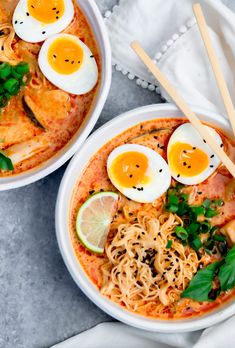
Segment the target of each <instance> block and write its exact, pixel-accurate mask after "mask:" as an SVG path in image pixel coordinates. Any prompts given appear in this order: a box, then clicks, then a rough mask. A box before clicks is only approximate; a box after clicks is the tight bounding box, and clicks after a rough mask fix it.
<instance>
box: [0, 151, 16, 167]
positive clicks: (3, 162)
mask: <svg viewBox="0 0 235 348" xmlns="http://www.w3.org/2000/svg"><path fill="white" fill-rule="evenodd" d="M0 169H2V170H13V169H14V166H13V164H12V161H11V159H10V158H9V157H7V155H6V154H5V152H3V151H1V150H0Z"/></svg>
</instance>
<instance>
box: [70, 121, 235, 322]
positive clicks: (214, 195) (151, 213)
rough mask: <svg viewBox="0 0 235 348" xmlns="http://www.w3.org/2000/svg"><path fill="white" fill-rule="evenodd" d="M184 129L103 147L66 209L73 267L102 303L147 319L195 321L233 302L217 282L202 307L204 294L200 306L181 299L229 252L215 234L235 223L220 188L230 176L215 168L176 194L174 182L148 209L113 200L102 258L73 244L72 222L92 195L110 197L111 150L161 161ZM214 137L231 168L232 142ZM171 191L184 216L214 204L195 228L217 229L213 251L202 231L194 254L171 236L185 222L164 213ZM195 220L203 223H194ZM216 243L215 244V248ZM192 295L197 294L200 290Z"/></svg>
mask: <svg viewBox="0 0 235 348" xmlns="http://www.w3.org/2000/svg"><path fill="white" fill-rule="evenodd" d="M184 122H185V121H184V120H183V119H158V120H152V121H147V122H144V123H141V124H138V125H136V126H134V127H132V128H130V129H128V130H126V131H125V132H123V133H122V134H120V135H118V136H117V137H115V138H114V139H112V140H111V141H109V142H108V143H107V144H106V145H105V146H103V147H102V148H101V149H100V150H99V151H98V152H97V153H96V154H95V155H94V156H93V157H92V159H91V160H90V161H89V163H88V165H87V167H86V168H85V169H84V172H83V174H82V176H81V177H80V178H79V180H78V182H77V185H76V187H75V189H74V193H73V197H72V202H71V211H70V231H71V239H72V244H73V247H74V251H75V253H76V256H77V258H78V261H79V262H80V264H81V265H82V267H83V269H84V271H85V272H86V273H87V275H88V277H89V278H90V280H91V281H92V282H93V284H95V286H96V287H97V288H98V289H99V291H100V292H101V293H102V295H103V296H106V297H108V298H109V299H110V300H112V301H114V302H116V303H117V304H119V305H120V306H122V308H125V309H127V310H129V311H132V312H135V313H138V314H140V315H143V316H148V317H151V318H158V319H159V318H160V319H180V318H181V319H182V318H186V317H193V316H199V315H202V314H203V313H205V312H207V311H208V310H211V309H213V308H216V307H218V306H220V305H221V304H222V303H224V302H226V301H228V300H229V299H231V298H232V296H233V294H234V290H233V289H229V290H227V291H222V292H221V293H220V291H221V289H220V288H219V285H218V284H217V283H218V280H216V279H215V280H213V284H212V285H211V291H210V294H209V298H208V300H207V301H204V300H200V298H201V299H202V298H203V296H204V295H203V294H199V295H197V296H198V298H199V301H197V300H195V299H193V298H190V296H189V297H186V296H185V297H183V296H182V293H183V291H184V290H185V289H187V287H188V286H189V283H190V281H191V280H192V279H193V277H194V276H195V275H196V274H199V273H197V272H198V271H200V270H202V269H204V268H205V267H207V266H209V265H211V264H213V265H214V264H217V262H219V261H221V260H222V259H223V257H224V256H223V250H222V249H223V247H224V248H228V244H229V245H230V246H229V247H231V246H232V244H231V241H226V238H227V237H226V238H225V237H224V236H222V234H221V233H220V228H222V227H223V226H225V225H226V224H227V223H228V222H229V221H233V219H234V218H235V201H234V196H231V197H230V198H229V199H227V198H226V192H227V187H228V185H229V183H230V181H231V177H230V174H229V173H228V172H227V170H226V169H225V168H224V167H223V166H222V165H220V166H219V167H218V168H217V169H216V170H215V172H214V173H213V174H212V175H210V176H209V178H207V179H206V180H204V181H203V182H202V183H200V184H197V185H188V186H184V185H182V186H180V187H179V188H177V187H178V186H176V185H177V184H176V180H174V179H172V180H171V188H170V189H169V190H168V191H167V193H164V194H163V195H162V196H161V197H159V198H158V199H156V200H155V201H153V202H152V203H138V202H136V201H134V200H132V199H130V198H129V199H128V198H127V197H125V196H124V195H123V194H121V193H120V192H119V200H118V206H117V207H116V210H115V214H114V216H113V220H112V222H111V225H110V231H109V234H108V238H107V241H106V245H105V251H104V253H103V254H96V253H94V252H92V251H89V250H88V249H87V248H86V247H85V246H84V245H83V244H82V243H81V242H80V240H79V238H78V236H77V231H76V218H77V213H78V211H79V209H80V207H81V206H82V204H83V203H84V202H85V201H86V200H87V199H88V198H89V197H91V196H93V195H94V194H95V193H98V192H102V191H112V192H117V189H116V188H115V187H114V186H113V185H112V183H111V181H110V179H109V177H108V174H107V160H108V157H109V155H110V153H111V152H112V151H113V150H114V149H115V148H117V147H119V146H120V145H123V144H139V145H144V146H146V147H148V148H150V149H152V150H153V151H155V152H157V153H159V154H160V155H161V156H162V157H163V158H164V159H167V147H168V143H169V139H170V137H171V135H172V134H173V133H174V131H175V130H176V129H177V128H178V127H179V126H180V125H182V124H184ZM216 131H217V133H218V134H219V135H220V137H221V139H222V141H223V146H224V149H225V151H226V152H227V153H228V155H229V156H230V158H232V159H233V160H234V159H235V142H234V140H232V139H230V138H229V137H228V136H227V135H226V134H224V133H223V132H222V131H221V130H219V129H216ZM132 155H133V154H132ZM199 155H200V154H199ZM195 156H196V155H195ZM212 157H213V155H212ZM162 184H163V183H162ZM172 187H173V189H172ZM170 190H171V191H170ZM173 190H174V195H177V194H178V193H177V192H180V195H182V194H183V196H182V197H183V198H182V200H183V201H182V204H185V202H184V200H187V202H188V203H187V204H188V207H189V209H191V208H190V207H194V208H195V207H200V208H199V209H201V207H202V205H203V204H204V205H203V207H204V206H205V207H206V204H207V203H208V202H214V203H215V204H217V203H218V207H217V208H216V209H217V210H216V213H215V212H214V209H211V208H210V207H209V208H208V206H207V208H206V209H207V213H204V214H206V216H207V217H208V218H203V219H202V217H201V216H199V217H198V218H197V220H196V224H197V225H198V224H199V223H205V225H203V226H204V227H205V228H206V226H207V225H210V226H211V227H210V228H212V229H211V231H212V230H213V231H214V230H216V229H218V230H217V231H219V232H216V233H218V234H219V235H220V237H218V236H217V237H216V238H215V237H213V238H214V241H213V243H214V244H213V245H211V246H210V245H209V243H211V240H210V239H209V237H208V233H207V230H205V231H203V233H202V234H201V235H200V239H201V240H200V243H201V244H200V245H199V246H197V244H196V240H195V239H194V240H193V241H192V244H187V243H186V242H185V241H184V240H183V236H181V235H177V233H176V232H175V231H176V230H175V226H176V225H177V224H181V221H182V220H181V219H184V217H183V213H182V214H181V215H180V216H177V213H176V214H174V212H172V210H170V209H168V210H167V209H166V206H167V202H168V207H169V199H170V198H172V195H173V193H172V192H173ZM177 190H179V191H177ZM175 192H176V193H175ZM170 195H171V197H170ZM186 196H187V198H186ZM180 199H181V198H180ZM177 204H178V203H177ZM171 207H172V206H171ZM194 208H193V209H194ZM187 209H188V208H187ZM196 209H197V208H196ZM203 209H204V208H203ZM213 212H214V213H213ZM198 215H200V214H198ZM212 215H213V216H212ZM200 219H201V220H203V221H202V222H199V221H200ZM185 221H186V220H185ZM197 221H198V222H197ZM185 223H186V222H185ZM194 224H195V222H194ZM200 226H201V227H202V225H200ZM214 226H216V227H214ZM211 233H212V234H213V233H214V232H211ZM234 235H235V231H234ZM207 238H208V239H207ZM216 239H218V241H215V240H216ZM208 241H210V242H208ZM197 242H198V240H197ZM190 243H191V242H190ZM193 243H194V246H193ZM206 243H207V244H206ZM221 250H222V251H221ZM226 250H227V249H226ZM140 255H141V256H140ZM199 284H200V279H199ZM196 287H197V288H200V286H199V285H197V286H196ZM185 295H186V293H185ZM192 297H193V296H192Z"/></svg>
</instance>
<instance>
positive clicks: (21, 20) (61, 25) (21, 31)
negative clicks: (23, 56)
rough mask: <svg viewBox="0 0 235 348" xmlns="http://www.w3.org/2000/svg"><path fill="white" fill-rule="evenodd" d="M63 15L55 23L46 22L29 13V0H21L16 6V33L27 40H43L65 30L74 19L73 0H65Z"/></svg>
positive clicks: (14, 20)
mask: <svg viewBox="0 0 235 348" xmlns="http://www.w3.org/2000/svg"><path fill="white" fill-rule="evenodd" d="M48 1H50V0H48ZM64 5H65V11H64V14H63V16H62V17H61V18H60V19H58V20H57V21H56V22H55V23H50V24H44V23H41V22H40V21H38V20H37V19H35V18H33V17H32V16H31V15H29V10H28V2H27V0H20V1H19V2H18V4H17V6H16V8H15V11H14V14H13V19H12V24H13V27H14V30H15V32H16V34H17V35H18V36H19V37H20V38H21V39H22V40H24V41H27V42H32V43H35V42H41V41H44V40H46V39H47V38H48V37H50V36H51V35H54V34H57V33H60V32H61V31H63V30H64V29H65V28H66V27H67V26H68V25H69V24H70V22H71V21H72V19H73V16H74V6H73V2H72V0H66V1H64Z"/></svg>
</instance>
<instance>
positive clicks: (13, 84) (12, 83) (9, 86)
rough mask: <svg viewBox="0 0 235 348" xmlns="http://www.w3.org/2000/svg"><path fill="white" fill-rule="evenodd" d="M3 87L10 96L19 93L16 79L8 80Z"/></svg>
mask: <svg viewBox="0 0 235 348" xmlns="http://www.w3.org/2000/svg"><path fill="white" fill-rule="evenodd" d="M3 87H4V89H5V90H6V91H7V92H9V93H10V94H11V95H16V94H17V93H18V92H19V89H20V84H19V82H18V81H17V80H16V79H13V78H10V79H9V80H7V81H6V82H4V84H3Z"/></svg>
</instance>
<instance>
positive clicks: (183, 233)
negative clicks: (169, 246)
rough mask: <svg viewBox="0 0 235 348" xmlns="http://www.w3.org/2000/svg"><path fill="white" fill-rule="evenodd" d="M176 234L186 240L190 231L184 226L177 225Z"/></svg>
mask: <svg viewBox="0 0 235 348" xmlns="http://www.w3.org/2000/svg"><path fill="white" fill-rule="evenodd" d="M175 234H176V236H177V237H178V238H179V239H182V240H186V239H187V238H188V232H187V231H186V229H185V228H183V227H182V226H176V227H175Z"/></svg>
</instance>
